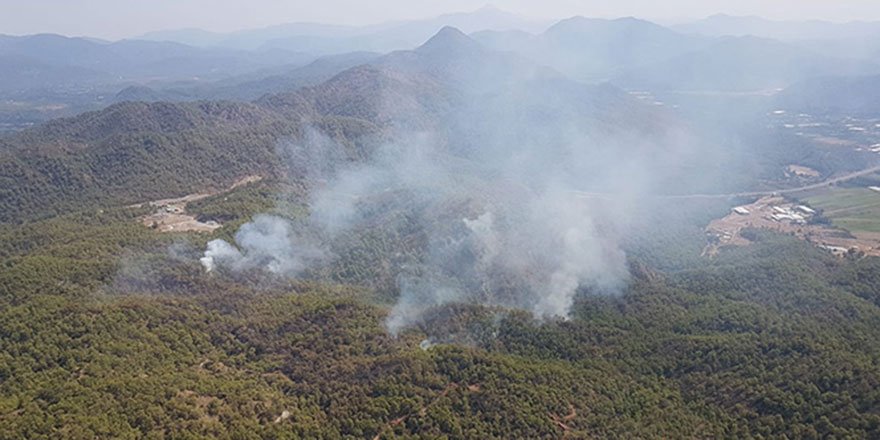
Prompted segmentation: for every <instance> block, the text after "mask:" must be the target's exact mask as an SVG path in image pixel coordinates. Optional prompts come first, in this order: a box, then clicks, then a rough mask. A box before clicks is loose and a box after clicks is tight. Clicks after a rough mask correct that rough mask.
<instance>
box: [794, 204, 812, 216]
mask: <svg viewBox="0 0 880 440" xmlns="http://www.w3.org/2000/svg"><path fill="white" fill-rule="evenodd" d="M795 209H796V210H798V211H800V212H802V213H804V214H807V215H816V210H815V209H813V208H810V207H809V206H805V205H798V206H796V207H795Z"/></svg>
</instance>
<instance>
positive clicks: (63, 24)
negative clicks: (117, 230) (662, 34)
mask: <svg viewBox="0 0 880 440" xmlns="http://www.w3.org/2000/svg"><path fill="white" fill-rule="evenodd" d="M485 3H486V1H485V0H0V33H5V34H30V33H37V32H54V33H60V34H65V35H88V36H95V37H102V38H112V39H116V38H122V37H130V36H134V35H139V34H142V33H145V32H148V31H153V30H161V29H175V28H189V27H195V28H202V29H207V30H214V31H230V30H237V29H242V28H250V27H262V26H269V25H273V24H279V23H285V22H293V21H318V22H325V23H342V24H368V23H376V22H382V21H388V20H398V19H408V18H423V17H429V16H434V15H439V14H441V13H446V12H458V11H469V10H474V9H478V8H480V7H481V6H483V5H485ZM492 3H493V4H494V5H495V6H496V7H498V8H501V9H505V10H508V11H511V12H515V13H518V14H521V15H527V16H533V17H540V18H564V17H568V16H572V15H585V16H593V17H619V16H637V17H640V18H646V19H653V20H659V21H674V20H681V19H686V18H700V17H704V16H707V15H711V14H714V13H718V12H724V13H729V14H736V15H749V14H754V15H762V16H765V17H768V18H776V19H824V20H832V21H849V20H880V0H494V1H492Z"/></svg>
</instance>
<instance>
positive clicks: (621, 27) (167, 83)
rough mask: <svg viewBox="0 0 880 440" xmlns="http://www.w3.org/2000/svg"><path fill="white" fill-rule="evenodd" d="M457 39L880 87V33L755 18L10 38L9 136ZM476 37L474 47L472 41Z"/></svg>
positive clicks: (776, 79)
mask: <svg viewBox="0 0 880 440" xmlns="http://www.w3.org/2000/svg"><path fill="white" fill-rule="evenodd" d="M445 26H452V27H455V28H456V29H458V31H460V32H458V33H460V34H462V35H453V34H452V33H449V35H447V37H450V38H458V39H461V40H462V41H461V42H462V43H464V44H460V45H457V46H456V47H458V49H460V50H467V51H470V52H472V53H480V54H490V55H489V56H490V57H497V54H499V53H508V54H514V55H515V57H508V58H507V59H508V61H510V62H512V63H514V64H516V66H514V65H511V66H508V70H510V71H512V72H517V73H519V72H522V71H523V70H522V69H520V68H519V67H518V66H521V65H522V64H523V63H524V62H528V63H530V64H531V65H533V67H534V68H535V69H539V68H540V69H542V70H543V71H544V73H547V72H550V71H555V74H556V75H560V76H564V77H567V78H568V79H572V80H575V81H580V82H584V83H590V84H601V83H604V82H611V83H613V84H615V85H616V86H619V87H623V88H625V89H629V90H640V91H643V90H646V91H654V92H669V91H677V92H678V91H683V92H725V93H727V92H734V93H742V92H758V91H760V92H766V91H773V90H777V89H783V88H786V87H788V86H790V85H792V84H795V83H802V82H804V81H807V80H809V79H811V78H814V77H827V76H869V75H873V74H880V63H877V62H875V60H876V59H877V55H878V54H880V39H878V38H869V37H871V36H873V35H875V34H876V33H877V29H878V25H877V24H874V23H850V24H833V23H825V22H802V23H801V22H784V23H783V22H773V21H769V20H763V19H758V18H754V17H729V16H714V17H710V18H708V19H705V20H700V21H697V22H693V23H688V24H683V25H678V26H673V27H664V26H660V25H657V24H655V23H651V22H648V21H644V20H639V19H636V18H621V19H614V20H605V19H593V18H585V17H572V18H569V19H565V20H562V21H559V22H558V23H555V24H553V23H543V22H535V21H530V20H527V19H523V18H521V17H518V16H516V15H513V14H509V13H506V12H504V11H501V10H498V9H495V8H491V7H487V8H483V9H480V10H477V11H474V12H470V13H460V14H449V15H444V16H440V17H436V18H432V19H425V20H413V21H406V22H396V23H388V24H381V25H374V26H364V27H352V26H334V25H321V24H310V23H294V24H287V25H280V26H275V27H271V28H265V29H257V30H246V31H240V32H234V33H230V34H215V33H210V32H205V31H198V30H184V31H169V32H159V33H153V34H149V35H145V36H143V38H144V39H145V40H123V41H118V42H107V41H101V40H95V39H89V38H68V37H62V36H58V35H31V36H22V37H12V36H2V35H0V130H5V129H6V128H5V127H7V126H9V127H13V128H12V129H16V128H18V127H23V126H28V125H29V124H33V123H39V122H42V121H46V120H49V119H51V118H55V117H61V116H70V115H74V114H77V113H80V112H82V111H87V110H96V109H100V108H103V107H105V106H106V105H109V104H111V103H114V102H122V101H151V102H159V101H176V102H179V101H195V100H218V99H226V100H234V101H252V100H255V99H258V98H259V97H261V96H264V95H267V94H279V93H286V92H290V91H294V90H296V89H299V88H301V87H306V86H314V85H317V84H320V83H323V82H325V81H327V80H329V79H331V78H333V77H334V76H335V75H337V74H339V73H341V72H343V71H345V70H347V69H350V68H352V67H355V66H359V65H363V64H373V65H377V66H381V65H383V64H388V63H391V64H397V66H395V67H400V61H402V60H404V59H405V58H406V57H412V56H416V55H413V54H414V53H419V54H421V55H418V56H420V57H422V61H425V60H428V59H430V57H429V56H427V55H426V54H427V53H428V52H430V51H431V47H432V46H433V45H434V44H435V43H437V41H445V40H446V38H444V39H441V40H435V41H434V42H432V43H429V44H427V45H425V46H424V47H422V48H421V49H420V51H417V52H410V51H409V49H412V48H414V47H417V46H419V45H421V44H422V43H424V42H425V41H428V40H429V39H430V38H431V37H432V36H433V35H435V34H437V33H438V32H440V31H441V29H443V28H444V27H445ZM440 33H441V34H442V33H443V32H440ZM464 34H470V37H471V38H467V40H463V39H462V37H463V36H464ZM723 35H737V36H723ZM739 35H745V36H739ZM807 38H813V39H807ZM783 40H784V41H783ZM875 40H876V41H877V43H875V42H874V41H875ZM444 50H445V48H440V50H439V51H440V52H443V51H444ZM395 51H398V52H397V53H396V54H395V53H394V52H395ZM486 51H488V52H486ZM383 54H389V55H388V56H387V57H385V56H384V55H383ZM480 56H481V55H478V56H475V57H472V58H479V57H480ZM514 59H516V61H512V60H514ZM489 64H491V63H489ZM486 65H487V63H480V62H472V63H471V64H470V65H468V64H467V63H463V64H459V65H457V66H455V71H452V70H449V69H447V70H446V71H445V72H444V73H446V74H452V78H454V77H455V75H456V74H458V75H466V76H468V78H469V80H470V81H469V84H471V85H472V84H475V82H474V81H473V76H474V75H482V76H483V77H484V81H483V83H484V85H491V84H493V82H498V81H495V80H496V79H497V78H496V77H497V76H498V75H499V74H503V73H504V70H505V69H489V70H481V69H482V67H484V66H486ZM435 67H443V66H435ZM447 67H449V66H447ZM502 82H503V81H502Z"/></svg>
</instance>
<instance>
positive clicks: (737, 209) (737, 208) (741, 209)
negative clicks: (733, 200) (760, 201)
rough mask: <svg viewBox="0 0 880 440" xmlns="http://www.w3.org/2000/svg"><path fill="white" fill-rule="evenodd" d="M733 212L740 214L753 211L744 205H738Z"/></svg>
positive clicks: (747, 213)
mask: <svg viewBox="0 0 880 440" xmlns="http://www.w3.org/2000/svg"><path fill="white" fill-rule="evenodd" d="M733 212H735V213H737V214H739V215H749V214H751V213H752V212H751V211H749V210H748V209H746V208H745V207H743V206H737V207H736V208H733Z"/></svg>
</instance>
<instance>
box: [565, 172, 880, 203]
mask: <svg viewBox="0 0 880 440" xmlns="http://www.w3.org/2000/svg"><path fill="white" fill-rule="evenodd" d="M877 172H880V166H875V167H871V168H867V169H864V170H862V171H857V172H854V173H850V174H845V175H843V176H838V177H834V178H831V179H828V180H825V181H822V182H819V183H814V184H811V185H806V186H801V187H797V188H787V189H776V190H767V191H748V192H739V193H729V194H682V195H665V196H650V197H651V198H655V199H664V200H693V199H716V200H717V199H732V198H738V197H765V196H774V195H784V194H797V193H801V192H805V191H812V190H814V189H819V188H825V187H828V186H832V185H836V184H838V183H843V182H847V181H850V180H853V179H857V178H859V177H864V176H867V175H869V174H874V173H877ZM572 193H573V194H574V195H575V197H578V198H585V199H603V198H604V199H614V198H616V195H615V194H608V193H591V192H584V191H572Z"/></svg>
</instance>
